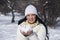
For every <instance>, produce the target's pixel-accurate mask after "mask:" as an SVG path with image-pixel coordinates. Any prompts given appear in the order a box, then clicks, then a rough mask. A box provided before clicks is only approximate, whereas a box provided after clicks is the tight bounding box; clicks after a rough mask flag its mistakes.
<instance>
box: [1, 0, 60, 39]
mask: <svg viewBox="0 0 60 40" xmlns="http://www.w3.org/2000/svg"><path fill="white" fill-rule="evenodd" d="M29 4H33V5H34V6H35V7H36V8H37V10H38V14H39V18H40V19H41V20H42V21H43V22H44V23H45V24H46V25H47V28H48V33H49V40H60V0H0V40H16V31H17V26H18V21H19V20H20V19H22V18H24V11H25V8H26V6H27V5H29Z"/></svg>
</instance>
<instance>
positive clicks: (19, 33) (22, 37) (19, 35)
mask: <svg viewBox="0 0 60 40" xmlns="http://www.w3.org/2000/svg"><path fill="white" fill-rule="evenodd" d="M20 28H21V26H20V25H18V28H17V38H16V40H23V39H24V36H23V35H22V34H21V32H20Z"/></svg>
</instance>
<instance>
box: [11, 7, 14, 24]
mask: <svg viewBox="0 0 60 40" xmlns="http://www.w3.org/2000/svg"><path fill="white" fill-rule="evenodd" d="M14 18H15V16H14V11H13V7H12V21H11V22H12V23H14V22H15V20H14Z"/></svg>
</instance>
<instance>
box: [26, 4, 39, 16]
mask: <svg viewBox="0 0 60 40" xmlns="http://www.w3.org/2000/svg"><path fill="white" fill-rule="evenodd" d="M28 14H35V15H38V14H37V9H36V8H35V6H33V5H28V6H27V7H26V9H25V16H27V15H28Z"/></svg>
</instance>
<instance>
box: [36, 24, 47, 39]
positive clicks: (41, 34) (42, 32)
mask: <svg viewBox="0 0 60 40" xmlns="http://www.w3.org/2000/svg"><path fill="white" fill-rule="evenodd" d="M37 35H38V38H39V40H45V38H46V29H45V27H44V25H42V24H41V25H39V30H38V33H37Z"/></svg>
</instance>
